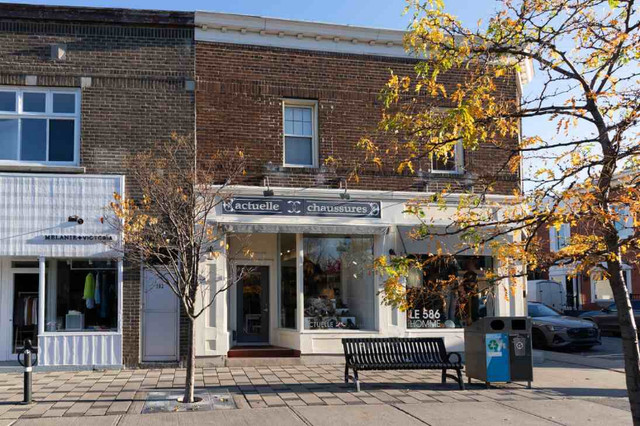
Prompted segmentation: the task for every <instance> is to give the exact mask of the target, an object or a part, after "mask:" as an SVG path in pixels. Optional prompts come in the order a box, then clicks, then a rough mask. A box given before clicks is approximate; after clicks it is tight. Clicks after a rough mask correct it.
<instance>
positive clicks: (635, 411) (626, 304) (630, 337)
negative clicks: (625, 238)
mask: <svg viewBox="0 0 640 426" xmlns="http://www.w3.org/2000/svg"><path fill="white" fill-rule="evenodd" d="M608 269H609V275H610V276H609V283H610V284H611V290H612V291H613V297H614V300H615V302H616V306H617V308H618V322H619V323H620V335H621V337H622V351H623V354H624V370H625V378H626V382H627V393H628V396H629V404H630V405H631V415H632V417H633V424H634V425H636V426H640V349H639V348H638V332H637V328H636V321H635V318H634V315H633V309H632V308H631V301H630V300H629V294H628V292H627V286H626V284H625V282H624V279H623V275H622V274H623V271H622V268H621V267H620V262H617V261H615V262H608Z"/></svg>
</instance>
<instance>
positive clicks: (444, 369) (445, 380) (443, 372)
mask: <svg viewBox="0 0 640 426" xmlns="http://www.w3.org/2000/svg"><path fill="white" fill-rule="evenodd" d="M442 383H447V369H446V368H443V369H442Z"/></svg>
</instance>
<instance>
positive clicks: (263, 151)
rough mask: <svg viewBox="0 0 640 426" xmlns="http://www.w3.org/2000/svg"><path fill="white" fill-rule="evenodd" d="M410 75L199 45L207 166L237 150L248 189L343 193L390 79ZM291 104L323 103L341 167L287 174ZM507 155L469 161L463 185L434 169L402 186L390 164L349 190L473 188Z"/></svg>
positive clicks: (346, 58) (363, 60) (511, 179)
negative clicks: (285, 132) (286, 117)
mask: <svg viewBox="0 0 640 426" xmlns="http://www.w3.org/2000/svg"><path fill="white" fill-rule="evenodd" d="M412 67H413V62H412V61H411V60H408V59H396V58H387V57H373V56H361V55H347V54H337V53H321V52H309V51H299V50H292V49H279V48H265V47H255V46H242V45H230V44H219V43H210V42H196V73H197V76H198V90H197V97H196V99H197V102H196V104H197V107H196V108H197V136H198V147H199V152H200V156H201V158H202V159H206V158H207V157H208V156H210V155H211V153H213V152H216V151H217V150H220V149H223V148H239V149H242V150H243V151H244V153H245V154H246V157H247V158H248V171H249V173H248V176H247V182H248V183H250V184H256V185H261V184H262V182H263V179H264V177H265V176H269V179H270V183H271V185H272V186H294V187H337V186H338V183H339V179H340V178H341V177H344V176H345V175H346V173H347V170H348V167H347V166H348V165H350V164H352V162H353V161H354V160H356V159H358V158H361V157H362V151H361V150H359V149H357V148H356V146H355V144H356V142H357V141H358V140H359V139H360V138H361V137H363V136H365V135H368V134H374V132H375V129H376V125H377V124H378V122H379V120H380V118H381V104H380V103H379V102H378V100H377V97H378V94H379V92H380V89H381V88H382V87H383V86H384V84H385V83H386V81H387V79H388V77H389V70H390V69H393V70H394V72H395V73H396V74H402V75H404V74H407V75H412V72H413V68H412ZM460 73H462V71H456V72H451V73H449V74H448V75H447V76H446V85H447V86H448V87H453V85H454V84H455V83H456V82H458V81H460V78H461V74H460ZM502 88H503V91H504V96H505V97H510V98H513V97H515V96H517V89H516V85H515V81H513V82H507V81H505V82H504V84H503V87H502ZM283 98H301V99H313V100H317V101H318V124H319V157H320V165H323V164H324V161H325V160H326V159H327V158H329V157H333V158H336V159H338V160H339V164H340V166H339V167H337V168H335V167H320V168H319V169H298V168H283V167H282V163H283V158H282V157H283V154H282V151H283V142H282V99H283ZM441 106H445V104H444V103H442V105H441ZM506 142H507V143H515V141H506ZM507 154H508V153H507V151H506V150H504V149H498V148H491V147H481V148H480V149H479V150H477V151H475V152H467V153H466V154H465V157H466V158H465V163H466V169H467V171H468V172H469V173H467V174H466V175H465V176H462V177H456V178H450V177H442V176H436V175H432V174H430V173H429V170H428V169H429V167H428V166H427V165H426V164H423V172H424V173H422V174H420V175H412V176H399V175H397V174H396V173H395V172H394V171H393V170H392V168H393V166H394V164H393V161H387V163H386V164H387V167H385V168H384V169H383V170H382V171H377V172H375V173H366V174H365V176H363V179H362V181H361V182H360V183H359V184H356V183H351V182H350V183H349V187H350V188H352V187H353V188H356V187H357V188H362V189H377V190H380V189H389V190H416V191H423V190H424V189H425V188H429V189H432V190H437V189H440V188H442V187H443V186H444V185H448V184H453V185H462V186H465V187H467V186H469V185H472V184H473V183H474V182H475V180H476V179H477V178H479V177H481V176H482V175H493V174H496V173H497V169H498V167H500V166H501V165H502V164H500V163H503V162H504V161H500V160H504V159H505V158H506V155H507ZM385 157H387V158H386V159H388V156H385ZM425 163H426V162H425ZM269 166H270V167H269ZM517 186H518V176H517V175H515V174H510V173H508V172H503V173H501V174H500V182H499V183H497V184H496V185H495V189H496V192H499V193H511V191H512V189H513V188H515V187H517Z"/></svg>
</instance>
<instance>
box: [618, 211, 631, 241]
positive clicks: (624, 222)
mask: <svg viewBox="0 0 640 426" xmlns="http://www.w3.org/2000/svg"><path fill="white" fill-rule="evenodd" d="M614 209H615V213H616V216H617V217H616V222H615V226H616V230H617V231H618V237H620V238H629V237H630V236H631V235H632V234H633V218H632V216H631V213H630V212H629V207H628V206H620V205H618V206H616V207H615V208H614Z"/></svg>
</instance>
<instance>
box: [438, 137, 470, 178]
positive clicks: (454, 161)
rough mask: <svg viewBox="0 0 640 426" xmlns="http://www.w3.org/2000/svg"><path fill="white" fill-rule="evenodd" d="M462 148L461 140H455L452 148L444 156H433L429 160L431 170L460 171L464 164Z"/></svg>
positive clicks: (441, 171)
mask: <svg viewBox="0 0 640 426" xmlns="http://www.w3.org/2000/svg"><path fill="white" fill-rule="evenodd" d="M463 157H464V149H463V147H462V141H458V142H456V144H455V146H454V148H453V150H451V152H449V155H448V156H446V157H436V156H435V155H434V156H433V158H432V160H431V171H432V172H433V173H451V174H456V173H462V171H463V165H464V158H463Z"/></svg>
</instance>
